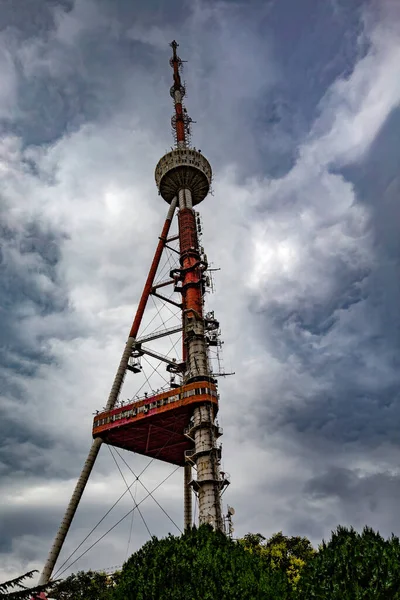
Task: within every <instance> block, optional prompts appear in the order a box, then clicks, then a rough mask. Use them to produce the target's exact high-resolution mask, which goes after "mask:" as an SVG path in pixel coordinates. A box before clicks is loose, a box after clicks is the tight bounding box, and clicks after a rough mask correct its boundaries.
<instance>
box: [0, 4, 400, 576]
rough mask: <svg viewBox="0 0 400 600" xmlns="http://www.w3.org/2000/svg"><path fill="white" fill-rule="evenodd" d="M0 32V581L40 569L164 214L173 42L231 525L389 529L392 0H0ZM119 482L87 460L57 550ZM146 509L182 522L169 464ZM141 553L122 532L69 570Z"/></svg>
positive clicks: (393, 403) (396, 497) (291, 531)
mask: <svg viewBox="0 0 400 600" xmlns="http://www.w3.org/2000/svg"><path fill="white" fill-rule="evenodd" d="M0 28H1V32H0V82H1V83H0V126H1V139H0V194H1V203H0V211H1V213H0V214H1V220H0V235H1V261H0V269H1V286H0V340H1V343H0V357H1V366H0V369H1V370H0V375H1V383H2V385H1V399H0V411H1V419H0V432H1V433H0V436H1V438H0V439H1V442H0V475H1V483H0V487H1V489H0V493H1V502H0V565H1V566H0V576H1V577H2V578H5V577H7V576H14V575H17V574H19V573H21V572H23V571H26V570H28V569H31V568H38V569H40V568H41V567H42V566H43V563H44V561H45V558H46V555H47V552H48V550H49V548H50V545H51V543H52V540H53V537H54V535H55V533H56V530H57V527H58V525H59V522H60V520H61V517H62V515H63V513H64V510H65V507H66V504H67V502H68V500H69V497H70V494H71V492H72V490H73V487H74V485H75V482H76V479H77V477H78V475H79V472H80V469H81V467H82V465H83V462H84V460H85V457H86V454H87V451H88V449H89V447H90V443H91V423H92V418H93V417H92V413H93V412H94V411H95V410H96V409H97V408H102V407H103V406H104V404H105V402H106V399H107V396H108V393H109V390H110V386H111V383H112V380H113V376H114V372H115V369H116V367H117V365H118V362H119V359H120V355H121V353H122V350H123V347H124V342H125V340H126V337H127V334H128V331H129V328H130V323H131V320H132V317H133V315H134V311H135V308H136V305H137V301H138V299H139V295H140V292H141V288H142V286H143V283H144V278H145V276H146V273H147V270H148V267H149V264H150V261H151V258H152V254H153V252H154V248H155V245H156V243H157V237H158V235H159V233H160V230H161V226H162V223H163V220H164V218H165V214H166V209H167V206H166V204H165V203H164V202H163V201H162V200H161V199H160V198H159V196H158V195H157V190H156V187H155V184H154V167H155V165H156V163H157V161H158V159H159V158H160V157H161V156H162V155H163V154H164V152H165V151H166V150H168V148H169V147H170V146H171V144H172V138H171V133H170V116H171V114H172V104H171V98H170V96H169V87H170V85H171V69H170V66H169V64H168V61H169V56H170V48H169V46H168V44H169V42H170V41H171V40H172V39H174V38H176V39H177V40H178V42H179V43H180V47H179V53H180V56H181V57H182V58H183V59H185V60H187V61H188V63H187V64H185V71H184V78H185V80H186V84H187V90H188V94H187V100H186V105H187V108H188V111H189V114H190V115H191V117H192V118H193V119H194V120H195V121H196V122H197V123H196V124H195V125H194V126H193V143H194V145H195V146H196V147H200V148H201V149H202V152H203V153H204V154H205V156H207V158H208V159H209V160H210V162H211V164H212V167H213V171H214V184H213V189H214V195H213V196H210V197H209V198H207V199H206V201H205V202H204V203H203V204H202V205H201V207H200V210H201V212H202V218H203V226H204V235H203V245H204V247H205V249H206V252H207V255H208V257H209V259H210V260H212V261H213V263H214V265H215V266H218V267H221V271H219V272H218V273H216V276H215V288H216V293H215V294H214V295H213V296H210V298H209V299H208V305H209V307H210V309H213V310H215V313H216V316H217V317H218V319H219V320H220V322H221V327H222V332H223V339H224V341H225V344H224V361H225V367H226V369H227V370H234V371H235V372H236V375H235V376H233V377H230V378H227V379H225V380H221V382H220V393H221V403H220V407H221V408H220V424H221V425H222V426H223V428H224V436H223V438H222V442H223V466H224V468H225V470H226V471H228V472H229V473H230V475H231V480H232V484H231V486H230V488H229V489H228V491H227V492H226V494H225V496H224V509H226V503H229V504H230V505H232V506H234V507H235V509H236V514H235V535H237V536H241V535H244V534H245V533H247V532H249V531H252V532H261V533H263V534H264V535H265V536H270V535H271V534H272V533H274V532H276V531H280V530H282V531H283V532H284V533H285V534H287V535H305V536H308V537H309V538H310V539H311V540H312V542H313V543H314V544H317V543H318V542H319V541H320V540H321V539H322V538H323V537H325V538H327V537H329V535H330V531H331V530H332V529H333V528H335V527H336V526H337V525H338V524H342V525H353V526H355V527H356V528H357V529H360V528H362V527H363V526H364V525H365V524H368V525H370V526H372V527H373V528H375V529H379V531H380V532H381V533H382V534H383V535H385V536H387V535H390V533H391V532H394V533H395V534H397V535H400V518H399V512H398V506H399V501H400V477H399V470H398V464H399V444H400V435H399V419H400V393H399V383H400V370H399V363H400V361H399V346H400V337H399V331H400V313H399V306H400V287H399V282H400V273H399V258H400V245H399V235H398V231H397V230H398V223H399V212H400V211H399V198H400V179H399V167H400V164H399V163H400V157H399V152H398V140H399V135H400V110H399V104H400V78H399V76H398V69H399V64H400V4H399V2H398V1H397V0H376V2H374V1H368V0H365V1H362V0H351V1H348V0H325V1H323V2H322V1H321V0H301V1H299V0H279V1H278V0H276V1H275V0H271V1H265V0H259V1H258V0H250V1H248V0H246V1H244V0H243V2H239V1H238V2H236V1H233V0H231V1H225V2H222V1H218V0H215V1H212V0H191V1H189V0H187V1H186V2H185V1H183V0H168V1H167V0H148V1H147V2H139V1H138V0H134V1H132V0H75V1H73V0H63V1H61V0H47V2H46V1H44V0H17V1H16V0H0ZM126 459H127V460H128V462H129V464H130V465H131V467H132V469H133V470H134V471H135V472H137V471H140V470H141V468H143V466H144V465H145V464H146V462H147V461H146V460H144V459H142V458H140V457H137V456H132V455H130V456H126ZM172 470H173V468H172V467H171V466H169V465H164V464H160V463H156V462H153V463H152V464H151V465H150V466H149V468H148V469H147V471H146V473H145V474H144V475H143V482H144V484H145V485H146V486H147V487H148V488H149V489H150V488H153V487H155V486H156V485H157V484H158V483H159V482H160V481H161V480H162V479H163V478H164V477H166V476H167V475H168V474H169V473H171V472H172ZM125 476H126V478H127V480H128V481H129V482H131V481H132V475H130V474H129V472H128V471H127V470H126V469H125ZM124 489H125V484H124V482H123V481H122V479H121V477H120V475H119V473H118V471H117V470H116V467H115V465H114V462H113V460H112V457H111V456H110V453H109V451H108V449H107V448H106V447H103V448H102V450H101V453H100V457H99V460H98V462H97V464H96V467H95V469H94V472H93V476H92V478H91V482H90V485H89V486H88V488H87V490H86V492H85V494H84V497H83V500H82V503H81V506H80V508H79V510H78V513H77V515H76V519H75V521H74V524H73V526H72V528H71V532H70V535H69V536H68V538H67V543H66V547H65V549H64V551H63V557H64V560H65V558H66V557H67V556H68V554H69V553H70V552H72V551H73V550H74V549H75V548H76V546H77V545H78V544H80V542H81V541H82V540H83V538H84V537H85V536H86V535H87V533H89V531H90V529H91V528H92V527H93V526H94V525H95V524H96V523H97V521H98V520H99V519H100V518H101V517H102V516H103V514H104V513H105V512H106V511H107V510H108V508H109V507H110V506H111V505H112V504H113V502H114V501H115V500H116V499H117V498H118V496H119V495H120V494H121V493H122V492H123V491H124ZM132 490H133V491H134V494H135V495H136V498H137V499H140V498H142V497H143V495H144V492H143V490H142V489H141V487H140V485H139V484H135V486H134V487H133V488H132ZM155 496H156V498H157V500H158V501H159V502H160V503H161V504H162V506H163V507H164V508H165V509H166V510H167V512H168V513H169V514H170V515H171V517H172V518H173V520H174V521H175V522H176V523H177V524H178V525H179V526H180V527H182V521H183V507H182V472H179V471H178V472H177V473H175V475H173V476H172V477H171V478H170V479H169V480H168V482H167V483H166V484H165V485H164V486H162V487H161V488H159V490H157V492H156V493H155ZM131 506H132V499H131V498H130V497H129V495H126V496H125V497H124V499H123V500H122V501H121V502H120V503H119V504H118V505H117V507H116V508H115V509H114V510H113V511H112V512H111V514H110V515H109V516H108V517H107V519H106V521H105V522H104V523H102V524H101V526H100V527H99V528H98V530H96V532H95V533H94V534H93V536H92V537H91V538H90V540H89V543H90V542H91V541H92V540H93V541H95V540H96V539H97V538H98V537H99V536H100V535H102V534H103V533H104V532H105V531H106V530H107V529H108V528H109V527H111V526H112V525H113V524H114V523H116V522H117V521H118V519H119V518H121V517H122V516H123V515H124V514H125V513H126V512H127V511H128V510H129V509H130V507H131ZM141 508H142V509H143V516H144V518H145V520H146V522H147V523H148V527H149V528H150V530H151V533H152V534H155V535H158V536H160V535H166V534H167V533H168V532H169V531H171V533H178V530H177V529H176V528H175V527H174V525H173V524H172V523H171V521H169V520H168V519H167V518H166V517H165V515H164V514H163V513H162V511H161V510H160V509H159V507H158V506H157V505H156V503H154V502H153V501H152V500H151V499H148V500H146V501H145V502H144V503H143V505H142V506H141ZM146 539H148V532H147V530H146V528H145V526H144V524H143V522H142V520H141V518H140V516H139V515H136V516H135V517H134V519H133V521H132V520H131V519H130V518H127V519H125V521H123V522H122V523H121V525H119V526H118V527H117V528H116V529H114V530H113V531H112V533H110V534H109V535H108V536H106V537H105V539H104V540H103V541H102V542H101V543H99V544H98V545H96V546H95V547H94V548H93V550H91V551H90V552H88V553H87V554H86V555H85V556H84V557H83V558H82V559H80V560H79V561H78V562H77V563H76V564H75V565H74V566H73V567H72V571H74V570H78V569H87V568H94V569H101V568H104V567H111V566H113V565H120V564H121V563H123V562H124V560H125V559H126V557H127V556H128V555H129V553H131V552H132V551H133V550H134V549H135V548H138V547H140V545H141V544H143V543H144V541H146ZM85 547H87V544H86V546H83V547H82V548H83V549H84V548H85ZM60 562H63V559H62V560H61V561H60ZM68 572H71V571H68Z"/></svg>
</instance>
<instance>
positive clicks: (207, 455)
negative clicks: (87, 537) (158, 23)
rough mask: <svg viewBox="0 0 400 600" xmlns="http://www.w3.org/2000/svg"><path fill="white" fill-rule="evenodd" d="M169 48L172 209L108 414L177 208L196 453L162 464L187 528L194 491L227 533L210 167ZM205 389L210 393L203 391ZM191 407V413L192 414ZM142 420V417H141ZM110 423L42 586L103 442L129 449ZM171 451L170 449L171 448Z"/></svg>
mask: <svg viewBox="0 0 400 600" xmlns="http://www.w3.org/2000/svg"><path fill="white" fill-rule="evenodd" d="M171 47H172V51H173V54H172V57H171V59H170V64H171V66H172V68H173V85H172V87H171V96H172V98H173V101H174V106H175V114H174V115H173V117H172V121H171V122H172V128H173V133H174V137H175V148H174V149H173V150H172V151H171V152H168V153H167V154H165V155H164V156H163V157H162V158H161V159H160V161H159V162H158V164H157V167H156V170H155V179H156V183H157V187H158V190H159V194H160V195H161V197H162V198H163V199H164V200H165V201H166V202H167V203H168V204H169V209H168V212H167V217H166V220H165V223H164V226H163V229H162V232H161V235H160V237H159V241H158V244H157V248H156V252H155V255H154V258H153V262H152V264H151V267H150V271H149V273H148V276H147V280H146V283H145V286H144V289H143V292H142V295H141V299H140V301H139V304H138V308H137V311H136V315H135V318H134V321H133V324H132V327H131V329H130V332H129V335H128V339H127V342H126V345H125V348H124V351H123V354H122V357H121V360H120V363H119V366H118V369H117V372H116V375H115V378H114V382H113V385H112V387H111V391H110V394H109V397H108V402H107V405H106V408H105V412H104V413H103V416H104V415H107V414H111V413H112V411H114V412H115V410H116V409H115V407H116V404H117V401H118V398H119V395H120V391H121V388H122V384H123V382H124V379H125V376H126V373H127V371H129V370H132V369H130V368H129V365H130V361H131V359H132V356H135V354H134V352H135V351H137V350H138V348H140V339H138V332H139V328H140V325H141V322H142V317H143V314H144V312H145V309H146V305H147V302H148V299H149V297H150V295H151V294H153V295H157V294H156V293H155V290H156V287H157V286H154V280H155V276H156V273H157V269H158V267H159V264H160V259H161V256H162V253H163V251H164V249H165V247H166V245H167V242H168V241H169V240H168V235H169V231H170V227H171V222H172V219H173V217H174V214H175V211H176V209H178V227H179V234H178V237H179V268H176V269H173V270H172V271H171V274H170V276H171V281H170V283H171V284H173V285H174V290H175V292H177V293H180V294H181V304H180V306H181V309H182V362H181V363H180V364H175V363H174V362H171V364H170V365H169V370H171V371H173V369H175V368H176V372H178V373H179V374H180V375H181V377H182V385H181V386H178V387H179V390H178V392H179V394H180V396H179V397H180V398H181V399H182V400H181V401H180V407H181V408H182V406H183V407H184V408H185V407H186V409H185V410H187V409H188V407H189V410H192V412H190V414H189V413H187V412H186V413H185V415H187V417H185V418H186V420H187V422H186V424H185V426H184V427H182V431H181V432H178V433H177V435H178V434H179V435H181V437H182V438H183V439H184V440H186V442H184V443H186V444H187V443H189V447H190V449H189V450H185V451H182V456H180V457H179V460H177V459H176V457H175V458H174V459H172V458H171V459H169V458H168V456H166V457H164V458H162V460H166V461H167V462H171V463H173V464H182V465H184V526H185V528H187V527H190V526H191V525H192V502H191V501H192V490H194V492H195V493H196V494H197V496H198V505H199V524H203V523H209V524H211V525H212V527H213V528H214V529H216V530H220V531H222V530H223V529H224V523H223V516H222V508H221V491H222V490H223V489H224V488H225V486H226V485H228V483H229V481H228V480H227V479H226V478H225V474H224V473H222V472H220V470H219V463H220V459H221V448H220V447H219V446H218V444H217V439H218V437H219V436H220V435H221V433H222V432H221V430H220V428H219V427H218V426H217V425H216V423H215V417H216V412H217V410H218V400H217V394H216V392H215V390H216V387H215V383H216V380H215V379H214V378H213V375H212V372H211V368H210V362H209V355H208V346H209V345H212V342H211V339H212V338H213V336H214V337H215V332H216V331H217V330H218V329H219V324H218V322H217V321H216V320H215V319H214V318H213V316H210V315H205V314H204V301H203V299H204V293H205V288H206V285H205V281H206V275H205V272H206V271H207V269H208V264H207V257H206V255H205V254H204V253H203V250H202V249H201V248H200V245H199V239H198V225H197V219H196V213H195V211H194V209H193V207H194V206H196V205H197V204H199V203H200V202H202V201H203V200H204V199H205V197H206V196H207V194H208V192H209V190H210V184H211V166H210V164H209V162H208V161H207V160H206V158H205V157H204V156H203V155H202V154H201V152H199V151H197V150H195V149H194V148H191V147H190V146H189V143H188V142H189V136H190V122H191V119H190V118H189V117H188V115H187V113H186V110H185V108H184V106H183V102H182V100H183V97H184V95H185V88H184V86H183V84H182V82H181V77H180V71H181V68H182V61H181V59H180V58H179V57H178V55H177V47H178V44H177V43H176V42H175V41H173V42H172V43H171ZM159 297H160V296H159ZM178 329H179V328H178ZM196 384H197V387H198V388H199V389H198V391H199V396H198V397H197V398H199V400H197V399H196V398H195V400H196V401H194V400H193V398H192V399H190V398H188V396H190V395H191V394H193V393H195V392H194V391H193V390H194V388H195V387H196ZM202 385H203V386H204V387H201V386H202ZM175 387H176V386H175ZM201 390H203V391H201ZM212 390H214V391H212ZM171 391H173V393H174V394H176V392H177V390H171ZM202 394H203V395H202ZM185 398H186V399H185ZM201 398H204V400H201ZM149 400H151V398H149ZM189 401H190V404H189ZM185 403H186V404H185ZM136 404H137V403H136ZM129 407H133V408H132V410H131V411H128V410H126V412H130V413H135V415H136V410H135V409H134V407H135V402H133V403H132V404H131V405H129V406H126V407H125V408H126V409H128V408H129ZM190 407H193V408H192V409H191V408H190ZM181 408H179V407H178V406H177V407H174V405H169V406H168V412H169V413H170V414H171V415H173V414H174V412H177V411H178V410H181ZM152 413H153V414H152V415H149V416H148V417H147V416H146V419H147V421H146V420H144V419H142V421H139V420H138V418H137V417H133V416H131V417H130V419H128V422H127V423H126V424H125V426H122V425H121V424H120V423H119V424H118V427H119V431H120V432H122V434H121V435H123V434H124V431H128V430H129V431H130V433H132V432H134V431H135V427H136V431H137V430H138V427H139V426H140V425H141V424H142V425H143V423H144V424H146V423H149V425H148V427H151V425H150V423H151V422H152V421H151V420H152V419H153V420H154V419H157V418H159V417H160V415H161V417H162V416H163V415H165V414H166V413H165V408H162V409H154V410H153V411H152ZM158 413H160V414H158ZM141 417H143V414H142V415H141ZM135 419H136V420H135ZM104 420H105V421H107V423H109V425H106V426H103V427H102V429H103V430H104V431H103V433H102V434H98V435H97V434H96V433H95V432H96V431H97V430H96V427H94V440H93V443H92V446H91V449H90V451H89V455H88V457H87V459H86V462H85V464H84V467H83V469H82V472H81V474H80V476H79V479H78V482H77V484H76V486H75V489H74V492H73V494H72V497H71V500H70V502H69V504H68V507H67V510H66V512H65V515H64V518H63V520H62V522H61V525H60V527H59V530H58V532H57V535H56V538H55V540H54V543H53V546H52V548H51V550H50V553H49V556H48V559H47V561H46V564H45V566H44V568H43V571H42V573H41V576H40V580H39V584H40V585H43V584H46V583H48V581H49V580H50V578H51V575H52V572H53V569H54V565H55V563H56V561H57V559H58V556H59V554H60V551H61V548H62V545H63V543H64V540H65V537H66V535H67V533H68V530H69V528H70V525H71V522H72V520H73V517H74V515H75V512H76V509H77V507H78V504H79V501H80V499H81V497H82V494H83V492H84V489H85V487H86V484H87V482H88V479H89V476H90V473H91V472H92V469H93V466H94V463H95V461H96V458H97V455H98V453H99V450H100V447H101V445H102V443H103V441H104V442H105V443H107V444H109V445H116V446H118V447H124V446H123V444H122V443H121V442H119V443H118V444H117V443H115V442H113V441H112V439H111V438H110V437H107V435H108V433H109V431H111V429H112V427H114V425H115V423H111V421H112V420H113V419H111V418H109V417H108V419H107V418H106V419H104ZM124 427H125V429H124ZM108 430H109V431H108ZM113 431H114V430H113ZM149 431H150V430H149ZM153 435H156V434H153ZM127 437H128V436H127ZM129 440H130V442H132V435H130V437H129ZM188 440H190V442H188ZM181 443H182V442H181ZM125 448H126V449H127V450H132V451H135V452H139V453H141V454H144V455H148V456H151V454H150V451H148V450H147V446H146V449H140V448H136V449H133V448H132V447H129V444H128V442H127V445H126V447H125ZM166 450H168V447H167V448H166ZM171 456H172V455H171ZM192 467H194V468H195V470H196V475H197V476H196V479H192Z"/></svg>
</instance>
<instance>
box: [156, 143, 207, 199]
mask: <svg viewBox="0 0 400 600" xmlns="http://www.w3.org/2000/svg"><path fill="white" fill-rule="evenodd" d="M211 177H212V172H211V166H210V163H209V162H208V160H207V159H206V158H205V157H204V156H203V155H202V154H201V152H198V151H197V150H194V149H193V148H178V149H175V150H172V151H171V152H168V153H167V154H165V155H164V156H163V157H162V158H161V159H160V160H159V161H158V164H157V166H156V170H155V180H156V184H157V187H158V191H159V193H160V195H161V196H162V197H163V198H164V200H165V201H166V202H168V204H171V202H172V200H173V198H175V196H177V195H178V192H179V190H180V189H185V188H186V189H189V190H190V191H191V192H192V197H193V206H195V205H196V204H199V203H200V202H201V201H202V200H204V198H205V197H206V196H207V194H208V192H209V189H210V185H211Z"/></svg>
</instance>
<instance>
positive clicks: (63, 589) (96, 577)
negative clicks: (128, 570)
mask: <svg viewBox="0 0 400 600" xmlns="http://www.w3.org/2000/svg"><path fill="white" fill-rule="evenodd" d="M117 579H118V573H117V574H115V575H112V576H110V575H107V574H106V573H97V572H94V571H87V572H84V571H79V573H76V574H73V575H70V576H69V577H67V578H66V579H64V580H63V581H60V582H58V583H57V584H56V585H55V586H54V587H53V588H52V590H51V597H52V598H54V599H55V600H110V598H111V592H112V590H113V587H114V585H115V583H116V581H117Z"/></svg>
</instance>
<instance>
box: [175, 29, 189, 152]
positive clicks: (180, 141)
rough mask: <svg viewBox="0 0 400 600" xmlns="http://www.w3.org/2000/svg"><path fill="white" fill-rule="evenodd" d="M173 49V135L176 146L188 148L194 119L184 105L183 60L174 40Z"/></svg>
mask: <svg viewBox="0 0 400 600" xmlns="http://www.w3.org/2000/svg"><path fill="white" fill-rule="evenodd" d="M170 46H171V48H172V57H171V59H170V61H169V64H170V65H171V67H172V69H173V72H174V73H173V81H174V83H173V85H172V87H171V89H170V94H171V97H172V99H173V101H174V106H175V113H174V115H173V116H172V119H171V125H172V134H173V136H174V141H175V146H176V147H177V148H186V147H187V145H188V143H189V141H190V123H191V122H192V119H191V118H190V117H189V116H188V114H187V111H186V109H185V107H184V105H183V102H182V100H183V98H184V97H185V95H186V89H185V86H184V85H183V84H182V81H181V75H180V73H181V71H182V60H181V59H180V58H179V56H178V54H177V51H176V50H177V48H178V46H179V44H178V42H176V41H175V40H173V41H172V42H171V43H170Z"/></svg>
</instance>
